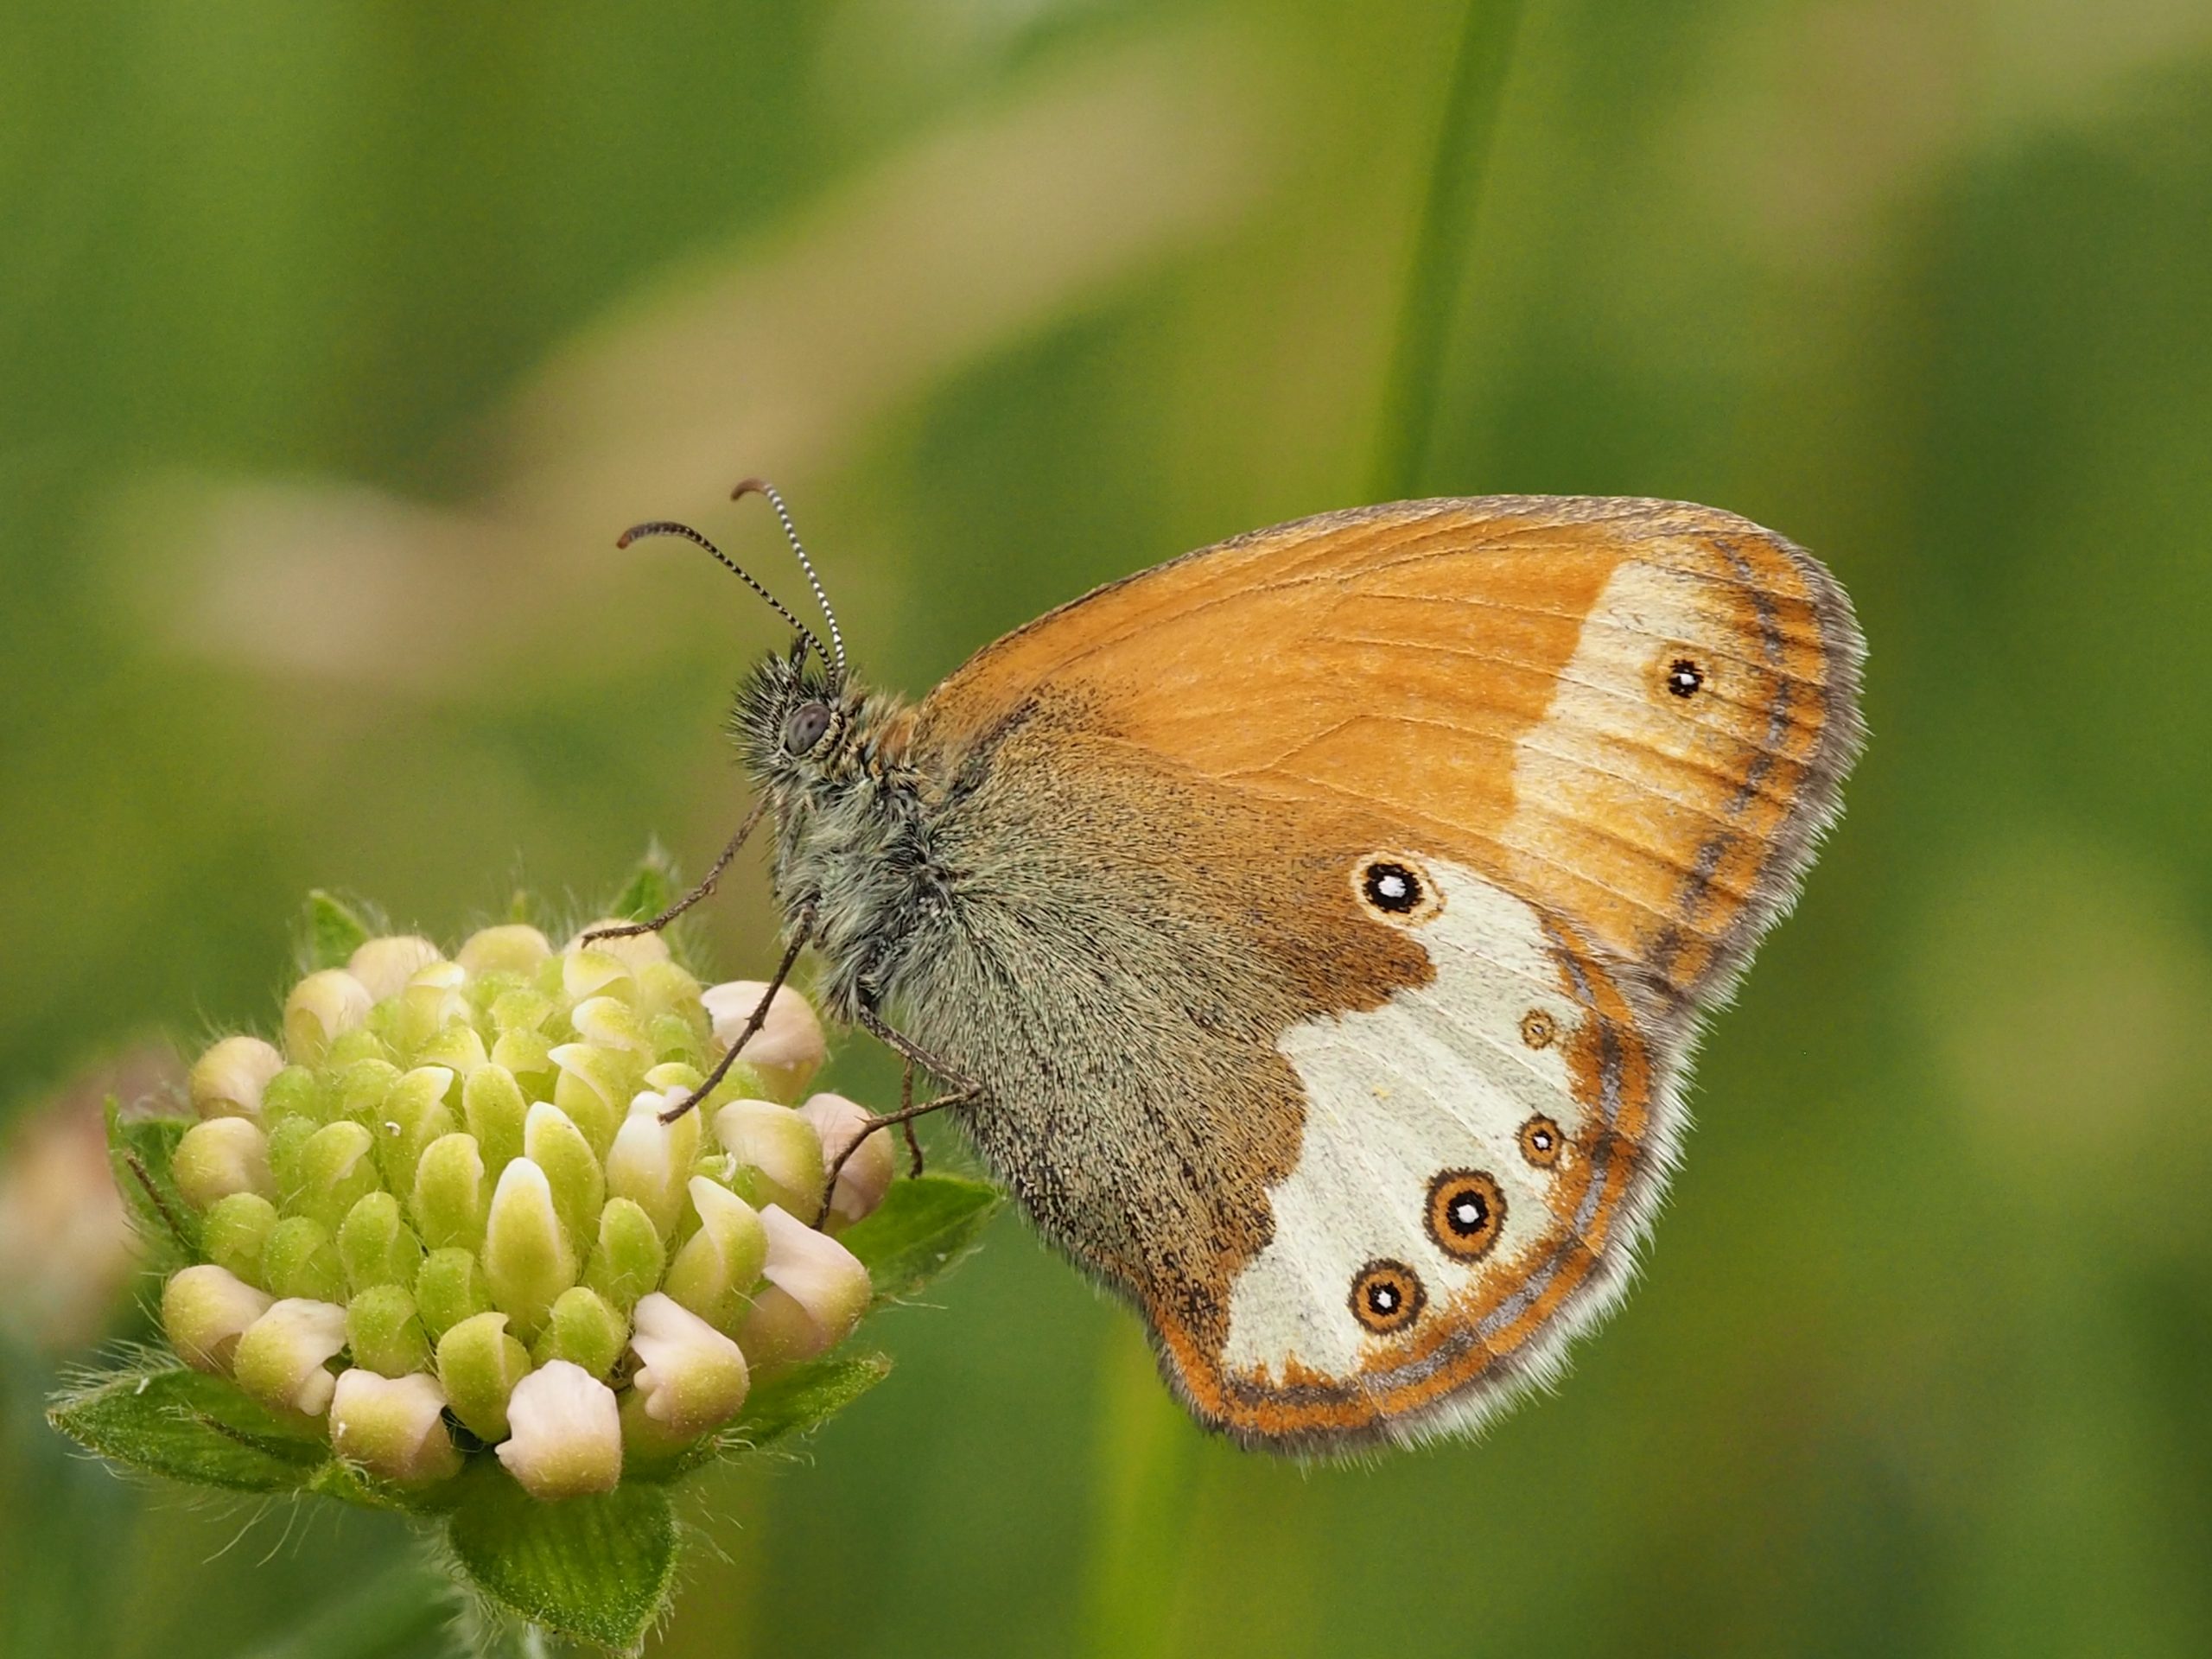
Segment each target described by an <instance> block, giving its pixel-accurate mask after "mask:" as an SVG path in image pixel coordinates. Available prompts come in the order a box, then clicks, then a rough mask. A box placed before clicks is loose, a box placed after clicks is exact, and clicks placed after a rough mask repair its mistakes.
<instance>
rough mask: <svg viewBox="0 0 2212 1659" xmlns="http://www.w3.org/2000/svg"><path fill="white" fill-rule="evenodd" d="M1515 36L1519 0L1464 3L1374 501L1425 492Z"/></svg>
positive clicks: (1389, 393) (1401, 322) (1409, 280)
mask: <svg viewBox="0 0 2212 1659" xmlns="http://www.w3.org/2000/svg"><path fill="white" fill-rule="evenodd" d="M1520 29H1521V0H1468V5H1467V10H1466V13H1465V20H1464V21H1463V22H1462V23H1461V24H1460V28H1459V53H1458V55H1457V57H1456V58H1455V59H1454V60H1453V62H1452V85H1451V89H1450V91H1449V92H1447V93H1446V96H1445V103H1444V118H1443V124H1442V128H1441V130H1440V132H1439V133H1438V135H1437V140H1436V156H1435V159H1434V160H1433V162H1430V164H1429V169H1428V189H1427V195H1426V198H1425V200H1424V201H1423V203H1422V207H1421V225H1420V228H1419V230H1418V232H1416V237H1415V241H1414V255H1413V263H1412V265H1411V266H1410V267H1409V268H1408V271H1407V275H1406V289H1405V298H1404V301H1403V302H1402V305H1401V307H1400V308H1399V314H1398V339H1397V345H1396V347H1395V350H1394V351H1393V353H1392V355H1391V361H1390V379H1389V385H1388V387H1387V388H1386V389H1385V395H1384V399H1383V426H1382V431H1381V434H1380V442H1379V443H1378V445H1377V447H1376V468H1375V485H1374V487H1373V488H1372V489H1371V490H1370V491H1369V492H1368V494H1369V496H1370V499H1373V500H1376V501H1395V500H1399V499H1403V498H1406V497H1409V496H1413V495H1416V494H1418V493H1420V492H1421V489H1422V487H1423V478H1424V474H1425V472H1426V469H1427V462H1428V452H1429V443H1430V439H1431V437H1432V436H1433V433H1434V430H1435V426H1436V394H1437V387H1438V386H1439V385H1440V384H1441V379H1442V376H1443V372H1444V362H1445V357H1446V352H1447V351H1448V349H1449V347H1450V345H1451V332H1452V307H1453V306H1454V304H1455V303H1456V302H1457V301H1458V300H1459V288H1460V279H1461V277H1462V276H1463V274H1464V273H1465V270H1466V264H1467V254H1468V251H1469V248H1470V246H1471V244H1472V242H1473V239H1474V231H1475V219H1476V216H1477V214H1478V213H1479V211H1480V209H1481V207H1482V194H1483V184H1484V178H1485V176H1486V175H1487V174H1488V173H1489V170H1490V153H1491V144H1492V143H1493V141H1494V140H1495V138H1496V137H1497V117H1498V111H1499V108H1500V106H1501V105H1503V102H1504V99H1505V81H1506V75H1507V72H1508V71H1509V70H1510V68H1511V67H1512V62H1513V47H1514V41H1515V40H1516V37H1517V36H1518V35H1519V33H1520Z"/></svg>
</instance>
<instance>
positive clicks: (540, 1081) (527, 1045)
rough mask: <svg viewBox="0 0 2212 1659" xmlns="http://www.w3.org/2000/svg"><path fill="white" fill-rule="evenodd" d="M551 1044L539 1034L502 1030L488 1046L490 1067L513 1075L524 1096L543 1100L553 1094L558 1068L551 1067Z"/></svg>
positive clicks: (552, 1046) (543, 1035) (559, 1069)
mask: <svg viewBox="0 0 2212 1659" xmlns="http://www.w3.org/2000/svg"><path fill="white" fill-rule="evenodd" d="M554 1046H555V1045H554V1041H553V1039H551V1038H550V1037H548V1036H547V1035H546V1034H545V1033H543V1032H542V1031H505V1032H501V1033H499V1040H498V1041H496V1042H494V1043H493V1045H492V1064H493V1065H497V1066H502V1067H504V1068H505V1070H506V1071H509V1072H511V1073H512V1074H513V1077H514V1080H515V1081H516V1082H517V1083H518V1084H521V1085H522V1090H523V1092H524V1094H525V1095H534V1096H537V1098H539V1099H541V1100H542V1099H543V1098H544V1097H545V1096H547V1095H550V1094H551V1093H552V1092H553V1085H554V1084H555V1082H556V1080H557V1079H558V1078H559V1077H560V1075H561V1068H560V1067H558V1066H557V1065H554V1064H553V1049H554Z"/></svg>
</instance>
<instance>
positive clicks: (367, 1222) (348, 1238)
mask: <svg viewBox="0 0 2212 1659" xmlns="http://www.w3.org/2000/svg"><path fill="white" fill-rule="evenodd" d="M338 1259H339V1261H340V1262H341V1263H342V1264H343V1265H344V1267H345V1269H346V1284H347V1285H348V1286H349V1287H351V1288H352V1289H353V1293H354V1294H356V1295H359V1294H360V1293H361V1292H362V1291H365V1290H367V1289H369V1288H370V1287H372V1286H375V1285H397V1286H399V1287H402V1288H403V1289H404V1288H406V1287H410V1286H411V1285H413V1284H414V1282H415V1279H416V1274H418V1273H419V1272H420V1271H421V1270H422V1266H423V1246H422V1243H421V1242H420V1241H419V1240H417V1239H416V1236H415V1234H414V1231H413V1230H411V1229H410V1227H409V1226H408V1225H407V1223H406V1221H405V1220H404V1218H403V1217H401V1215H400V1213H399V1200H398V1199H397V1198H393V1197H392V1196H391V1193H389V1192H371V1193H367V1194H365V1195H364V1196H363V1197H361V1198H357V1199H355V1200H354V1203H353V1208H352V1209H351V1210H348V1211H346V1219H345V1220H344V1221H343V1222H341V1223H340V1224H339V1228H338Z"/></svg>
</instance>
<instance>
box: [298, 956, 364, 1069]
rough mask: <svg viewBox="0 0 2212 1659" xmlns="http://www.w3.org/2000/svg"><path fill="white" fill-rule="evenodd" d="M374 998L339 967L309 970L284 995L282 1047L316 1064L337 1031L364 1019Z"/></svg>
mask: <svg viewBox="0 0 2212 1659" xmlns="http://www.w3.org/2000/svg"><path fill="white" fill-rule="evenodd" d="M375 1001H376V999H375V998H374V997H372V996H371V995H369V988H368V987H367V986H365V985H364V984H362V983H361V982H360V981H359V980H358V979H356V978H354V977H353V975H351V974H349V973H347V972H346V971H345V969H342V968H331V969H325V970H324V971H323V972H321V973H319V974H309V975H308V976H307V977H306V978H305V979H303V980H302V981H301V982H299V983H298V984H296V985H295V986H294V987H293V988H292V994H291V995H289V997H287V998H285V999H284V1051H285V1052H286V1053H287V1054H289V1056H290V1057H291V1058H292V1059H293V1060H294V1061H295V1062H296V1063H297V1064H299V1065H321V1063H322V1059H323V1057H324V1056H325V1055H326V1054H327V1053H328V1052H329V1050H330V1045H331V1042H332V1040H333V1039H334V1038H336V1037H337V1036H338V1035H339V1034H340V1033H343V1032H348V1031H353V1030H355V1029H356V1028H358V1027H360V1026H362V1025H363V1024H365V1023H366V1021H367V1020H368V1017H369V1009H370V1008H371V1007H372V1006H374V1004H375Z"/></svg>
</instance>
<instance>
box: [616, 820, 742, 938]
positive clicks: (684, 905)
mask: <svg viewBox="0 0 2212 1659" xmlns="http://www.w3.org/2000/svg"><path fill="white" fill-rule="evenodd" d="M767 808H768V803H767V801H766V798H763V799H761V800H760V801H757V802H755V803H754V804H753V810H751V811H750V812H748V813H747V814H746V815H745V822H744V823H741V824H739V825H738V826H737V833H736V834H735V835H734V836H731V837H730V838H729V845H728V846H727V847H725V848H723V849H722V851H721V857H720V858H717V859H716V860H715V861H714V865H713V867H712V868H710V869H709V870H708V872H707V879H706V880H703V881H702V882H700V883H699V885H698V886H697V887H694V888H692V889H691V891H690V892H689V893H685V894H684V895H683V897H682V898H681V899H677V901H676V902H675V903H674V904H672V905H671V906H669V907H668V908H667V909H666V910H664V911H663V912H661V913H660V914H659V915H658V916H656V917H654V918H652V920H651V921H649V922H626V923H624V924H623V925H621V926H620V927H594V929H592V931H590V932H588V933H587V934H585V935H584V936H583V938H582V941H581V943H582V944H592V943H594V941H596V940H599V939H626V938H632V937H633V936H635V935H637V934H639V933H658V932H659V931H661V929H663V928H664V927H666V926H667V925H669V924H670V923H671V922H672V921H674V920H675V919H676V918H677V917H679V916H681V915H682V914H683V912H685V911H687V910H689V909H690V908H691V906H694V905H696V904H698V903H700V902H701V901H702V900H703V899H708V898H710V897H712V896H713V893H714V891H715V887H718V886H720V885H721V879H722V872H723V871H724V870H727V869H728V868H729V864H730V861H731V860H732V859H734V858H735V857H736V856H737V854H738V849H740V848H741V847H743V846H744V845H745V841H746V837H747V836H750V835H751V834H752V833H753V826H754V825H755V824H757V823H760V815H761V813H763V812H765V811H766V810H767Z"/></svg>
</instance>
